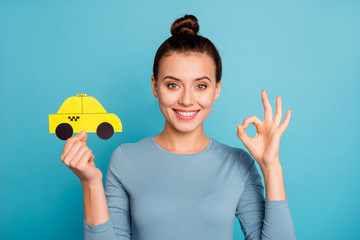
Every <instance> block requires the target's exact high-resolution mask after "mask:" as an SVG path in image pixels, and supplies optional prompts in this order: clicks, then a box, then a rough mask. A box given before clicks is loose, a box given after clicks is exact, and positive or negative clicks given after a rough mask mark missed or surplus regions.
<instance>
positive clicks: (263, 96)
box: [261, 89, 273, 120]
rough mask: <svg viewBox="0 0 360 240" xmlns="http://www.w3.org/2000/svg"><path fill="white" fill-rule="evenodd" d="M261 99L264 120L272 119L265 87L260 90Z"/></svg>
mask: <svg viewBox="0 0 360 240" xmlns="http://www.w3.org/2000/svg"><path fill="white" fill-rule="evenodd" d="M261 99H262V102H263V105H264V120H272V118H273V112H272V108H271V105H270V102H269V99H268V97H267V94H266V91H265V89H264V90H262V91H261Z"/></svg>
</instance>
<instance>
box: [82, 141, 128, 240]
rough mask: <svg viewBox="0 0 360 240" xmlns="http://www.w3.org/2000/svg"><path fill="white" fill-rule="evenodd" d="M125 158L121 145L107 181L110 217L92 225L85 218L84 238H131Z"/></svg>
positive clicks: (112, 160) (125, 239)
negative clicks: (125, 181)
mask: <svg viewBox="0 0 360 240" xmlns="http://www.w3.org/2000/svg"><path fill="white" fill-rule="evenodd" d="M124 173H125V172H124V158H123V154H122V148H121V146H119V147H117V148H116V149H115V150H114V152H113V153H112V155H111V157H110V161H109V166H108V170H107V174H106V181H105V195H106V200H107V204H108V209H109V216H110V219H109V220H108V221H106V222H105V223H103V224H100V225H96V226H93V225H90V224H88V223H87V222H86V221H85V219H84V240H130V239H131V216H130V202H129V195H128V193H127V191H126V189H125V187H124V186H123V182H122V181H123V179H124Z"/></svg>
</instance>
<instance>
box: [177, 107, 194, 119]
mask: <svg viewBox="0 0 360 240" xmlns="http://www.w3.org/2000/svg"><path fill="white" fill-rule="evenodd" d="M173 110H174V112H175V115H176V116H177V117H178V118H179V119H181V120H191V119H194V118H195V117H196V115H197V113H198V112H199V111H200V110H183V109H173Z"/></svg>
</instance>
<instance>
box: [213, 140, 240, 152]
mask: <svg viewBox="0 0 360 240" xmlns="http://www.w3.org/2000/svg"><path fill="white" fill-rule="evenodd" d="M212 141H213V145H214V148H216V149H219V150H221V151H226V152H232V153H235V154H241V153H242V152H243V151H245V150H244V149H242V148H241V147H236V146H232V145H229V144H226V143H223V142H220V141H219V140H216V139H214V138H212Z"/></svg>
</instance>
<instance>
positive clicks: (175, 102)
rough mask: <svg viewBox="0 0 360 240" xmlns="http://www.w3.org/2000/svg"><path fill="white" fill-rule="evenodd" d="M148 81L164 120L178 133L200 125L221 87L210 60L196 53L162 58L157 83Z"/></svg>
mask: <svg viewBox="0 0 360 240" xmlns="http://www.w3.org/2000/svg"><path fill="white" fill-rule="evenodd" d="M151 82H152V89H153V94H154V96H155V97H156V98H158V100H159V106H160V110H161V112H162V114H163V115H164V117H165V120H166V121H167V123H168V124H170V126H172V127H173V128H174V129H176V130H178V131H180V132H192V131H194V130H195V129H197V128H198V127H199V126H202V123H203V122H204V120H205V119H206V118H207V116H208V115H209V113H210V111H211V109H212V106H213V102H214V100H216V99H217V98H218V97H219V94H220V85H221V82H219V83H218V84H216V78H215V63H214V61H213V60H212V58H211V57H210V56H208V55H207V54H202V53H195V52H191V53H178V52H175V53H173V54H171V55H170V56H165V57H163V58H161V60H160V62H159V71H158V79H157V82H156V81H155V78H154V76H152V78H151Z"/></svg>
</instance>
